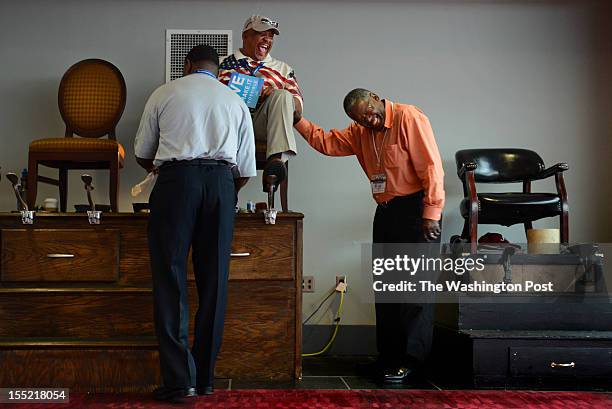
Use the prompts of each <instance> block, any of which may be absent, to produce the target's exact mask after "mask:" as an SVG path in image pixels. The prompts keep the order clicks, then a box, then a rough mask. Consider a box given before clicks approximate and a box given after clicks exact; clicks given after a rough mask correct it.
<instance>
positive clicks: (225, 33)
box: [166, 30, 233, 82]
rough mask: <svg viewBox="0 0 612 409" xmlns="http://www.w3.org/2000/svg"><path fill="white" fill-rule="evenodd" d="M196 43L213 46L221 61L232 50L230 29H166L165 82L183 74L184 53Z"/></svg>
mask: <svg viewBox="0 0 612 409" xmlns="http://www.w3.org/2000/svg"><path fill="white" fill-rule="evenodd" d="M198 44H208V45H210V46H212V47H214V48H215V50H217V52H218V53H219V59H220V60H221V61H222V60H223V58H225V57H227V56H228V55H229V54H231V53H232V52H233V48H232V30H166V82H170V81H172V80H175V79H177V78H180V77H181V76H182V75H183V62H184V60H185V55H187V53H188V52H189V50H191V48H192V47H193V46H195V45H198Z"/></svg>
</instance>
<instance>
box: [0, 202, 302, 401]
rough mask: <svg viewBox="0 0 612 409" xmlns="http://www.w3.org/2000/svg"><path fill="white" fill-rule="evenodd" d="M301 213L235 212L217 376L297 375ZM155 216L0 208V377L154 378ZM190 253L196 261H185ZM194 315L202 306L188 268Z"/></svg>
mask: <svg viewBox="0 0 612 409" xmlns="http://www.w3.org/2000/svg"><path fill="white" fill-rule="evenodd" d="M302 218H303V216H302V215H301V214H299V213H284V214H279V216H278V219H277V224H276V225H272V226H270V225H266V224H265V223H264V220H263V216H262V215H255V214H240V215H237V217H236V225H235V229H234V241H233V245H232V261H231V266H230V282H229V288H228V307H227V314H226V322H225V330H224V337H223V345H222V348H221V352H220V354H219V359H218V362H217V368H216V376H217V377H231V378H251V379H278V380H288V379H293V378H297V377H300V376H301V343H302V339H301V338H302V337H301V288H302V287H301V282H302ZM146 224H147V216H146V215H140V214H108V215H103V216H102V223H101V224H100V225H97V226H91V225H89V224H88V223H87V218H86V217H85V216H84V215H77V214H46V215H42V214H40V215H37V217H36V219H35V221H34V224H33V225H31V226H24V225H22V224H21V219H20V218H19V217H18V216H17V215H15V214H1V215H0V246H1V247H0V255H1V263H0V362H2V365H1V366H0V385H2V386H3V387H10V386H21V387H25V386H27V387H39V386H40V387H42V386H46V387H50V386H56V387H69V388H71V389H73V390H75V391H113V392H119V391H143V390H150V389H151V388H153V387H154V386H156V385H158V384H159V382H160V379H159V369H158V366H159V363H158V358H157V343H156V339H155V332H154V325H153V304H152V292H151V277H150V276H151V274H150V267H149V256H148V247H147V238H146ZM189 264H191V263H189ZM188 280H189V289H190V314H191V317H192V318H191V325H193V315H194V314H195V311H196V309H197V296H196V291H195V282H193V272H192V271H189V276H188Z"/></svg>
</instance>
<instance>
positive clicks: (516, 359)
mask: <svg viewBox="0 0 612 409" xmlns="http://www.w3.org/2000/svg"><path fill="white" fill-rule="evenodd" d="M509 350H510V374H511V375H512V376H513V377H526V378H540V377H559V378H601V377H612V348H594V347H547V346H531V347H529V346H524V347H510V348H509Z"/></svg>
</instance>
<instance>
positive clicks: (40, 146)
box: [27, 59, 126, 212]
mask: <svg viewBox="0 0 612 409" xmlns="http://www.w3.org/2000/svg"><path fill="white" fill-rule="evenodd" d="M125 101H126V86H125V80H124V79H123V76H122V75H121V72H120V71H119V69H117V67H115V66H114V65H113V64H111V63H109V62H108V61H104V60H100V59H88V60H83V61H80V62H78V63H76V64H74V65H73V66H72V67H70V68H69V69H68V71H66V73H65V74H64V76H63V77H62V80H61V82H60V86H59V93H58V104H59V111H60V114H61V116H62V119H63V120H64V122H65V124H66V133H65V135H64V137H63V138H47V139H38V140H35V141H33V142H32V143H30V149H29V158H28V191H27V201H28V206H30V208H34V206H35V204H36V191H37V183H38V182H43V183H49V184H52V185H55V186H58V187H59V191H60V210H61V211H62V212H65V211H66V207H67V200H68V170H71V169H81V170H83V169H87V170H89V169H108V170H109V172H110V177H109V179H110V184H109V195H110V205H111V210H112V211H113V212H116V211H118V208H117V200H118V194H119V169H120V168H122V167H123V162H124V159H125V150H124V149H123V147H122V146H121V144H119V143H118V142H117V140H116V136H115V128H116V126H117V123H118V122H119V119H120V118H121V115H122V114H123V109H124V108H125ZM104 136H108V138H106V139H101V138H102V137H104ZM39 165H43V166H47V167H50V168H54V169H58V170H59V178H58V179H52V178H49V177H45V176H41V175H39V174H38V167H39Z"/></svg>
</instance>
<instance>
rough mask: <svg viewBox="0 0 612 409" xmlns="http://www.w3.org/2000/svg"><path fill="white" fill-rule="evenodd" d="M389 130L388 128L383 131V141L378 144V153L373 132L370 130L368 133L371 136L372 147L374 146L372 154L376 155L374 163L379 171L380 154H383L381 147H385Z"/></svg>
mask: <svg viewBox="0 0 612 409" xmlns="http://www.w3.org/2000/svg"><path fill="white" fill-rule="evenodd" d="M388 130H389V128H386V129H385V135H384V136H383V140H382V143H381V144H380V151H379V150H378V148H377V147H376V140H375V139H374V130H373V129H370V132H371V134H372V145H373V146H374V153H375V154H376V162H377V164H378V169H379V170H380V168H381V164H382V152H383V147H384V146H385V139H387V131H388Z"/></svg>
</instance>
